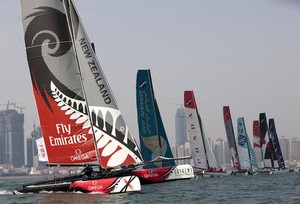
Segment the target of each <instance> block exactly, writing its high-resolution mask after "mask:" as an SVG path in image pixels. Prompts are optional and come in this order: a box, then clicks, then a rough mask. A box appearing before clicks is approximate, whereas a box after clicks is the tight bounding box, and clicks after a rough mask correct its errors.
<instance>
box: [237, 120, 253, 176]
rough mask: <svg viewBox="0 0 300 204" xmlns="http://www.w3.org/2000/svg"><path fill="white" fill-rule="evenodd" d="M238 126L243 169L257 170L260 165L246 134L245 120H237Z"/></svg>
mask: <svg viewBox="0 0 300 204" xmlns="http://www.w3.org/2000/svg"><path fill="white" fill-rule="evenodd" d="M237 126H238V153H239V157H240V162H241V169H247V170H255V169H258V165H257V162H256V159H255V156H254V151H253V148H252V145H251V143H250V140H249V137H248V135H247V132H246V127H245V122H244V118H243V117H240V118H238V119H237Z"/></svg>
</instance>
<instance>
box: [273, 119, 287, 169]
mask: <svg viewBox="0 0 300 204" xmlns="http://www.w3.org/2000/svg"><path fill="white" fill-rule="evenodd" d="M269 130H270V138H271V140H272V142H273V145H274V149H275V154H276V156H277V160H278V166H279V168H281V169H284V168H285V164H284V159H283V155H282V152H281V148H280V144H279V141H278V136H277V132H276V127H275V121H274V119H269Z"/></svg>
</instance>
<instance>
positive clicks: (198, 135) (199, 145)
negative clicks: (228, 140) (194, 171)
mask: <svg viewBox="0 0 300 204" xmlns="http://www.w3.org/2000/svg"><path fill="white" fill-rule="evenodd" d="M184 107H185V112H186V121H187V128H188V133H189V142H190V145H191V152H192V157H193V160H194V165H195V167H197V168H200V169H215V170H216V169H217V168H218V164H217V160H216V158H215V155H214V153H213V151H212V148H211V145H210V143H209V140H208V137H207V136H206V135H205V134H204V131H203V124H202V121H201V118H200V115H199V112H198V109H197V104H196V100H195V96H194V92H193V91H184Z"/></svg>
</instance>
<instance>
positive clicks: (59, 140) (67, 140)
mask: <svg viewBox="0 0 300 204" xmlns="http://www.w3.org/2000/svg"><path fill="white" fill-rule="evenodd" d="M55 126H56V132H57V134H58V135H60V136H56V137H54V136H49V142H50V145H51V146H65V145H73V144H80V143H85V142H86V141H87V137H86V134H78V135H76V134H74V135H70V134H71V125H70V124H68V125H65V124H62V123H60V124H56V125H55ZM64 134H68V136H64Z"/></svg>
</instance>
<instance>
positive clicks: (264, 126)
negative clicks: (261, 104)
mask: <svg viewBox="0 0 300 204" xmlns="http://www.w3.org/2000/svg"><path fill="white" fill-rule="evenodd" d="M259 124H260V134H261V139H262V144H263V145H262V151H263V159H264V167H265V168H274V160H277V159H276V155H275V150H274V147H273V143H272V140H270V132H269V128H268V122H267V117H266V113H260V114H259Z"/></svg>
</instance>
